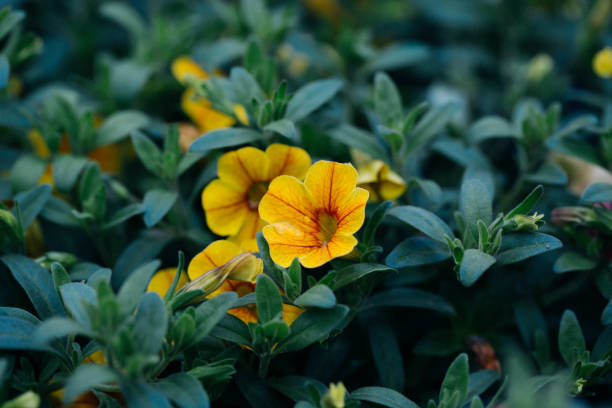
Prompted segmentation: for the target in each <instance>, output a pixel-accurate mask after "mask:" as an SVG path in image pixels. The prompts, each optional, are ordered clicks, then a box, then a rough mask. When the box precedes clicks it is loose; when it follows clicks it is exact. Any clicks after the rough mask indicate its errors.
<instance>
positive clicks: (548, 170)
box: [525, 162, 567, 186]
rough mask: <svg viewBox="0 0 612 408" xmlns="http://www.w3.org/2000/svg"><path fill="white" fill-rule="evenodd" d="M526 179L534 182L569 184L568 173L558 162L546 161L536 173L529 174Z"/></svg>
mask: <svg viewBox="0 0 612 408" xmlns="http://www.w3.org/2000/svg"><path fill="white" fill-rule="evenodd" d="M525 179H526V180H527V181H531V182H532V183H542V184H552V185H558V186H564V185H566V184H567V173H566V172H565V170H564V169H563V167H561V166H560V165H558V164H557V163H551V162H546V163H544V164H543V165H542V166H541V167H540V168H539V169H538V171H536V172H535V173H531V174H527V176H526V177H525Z"/></svg>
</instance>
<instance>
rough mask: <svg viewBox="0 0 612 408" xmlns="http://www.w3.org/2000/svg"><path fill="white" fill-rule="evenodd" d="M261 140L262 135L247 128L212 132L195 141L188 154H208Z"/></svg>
mask: <svg viewBox="0 0 612 408" xmlns="http://www.w3.org/2000/svg"><path fill="white" fill-rule="evenodd" d="M262 138H263V133H261V132H259V131H257V130H253V129H247V128H226V129H218V130H213V131H212V132H208V133H205V134H204V135H202V136H200V137H199V138H198V139H196V141H195V142H193V143H192V144H191V146H189V151H190V152H208V151H210V150H214V149H222V148H225V147H233V146H239V145H243V144H248V143H253V142H256V141H258V140H261V139H262Z"/></svg>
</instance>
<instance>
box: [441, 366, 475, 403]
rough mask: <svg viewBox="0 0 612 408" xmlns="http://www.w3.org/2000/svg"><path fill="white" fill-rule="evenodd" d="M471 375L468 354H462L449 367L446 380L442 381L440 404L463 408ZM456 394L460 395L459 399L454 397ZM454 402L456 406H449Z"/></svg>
mask: <svg viewBox="0 0 612 408" xmlns="http://www.w3.org/2000/svg"><path fill="white" fill-rule="evenodd" d="M469 375H470V371H469V366H468V357H467V354H460V355H459V356H457V358H456V359H455V360H454V361H453V362H452V363H451V365H450V367H448V370H447V371H446V375H445V376H444V380H442V386H441V387H440V397H439V401H440V404H443V403H445V404H447V405H444V406H445V407H448V408H456V407H461V406H462V405H463V402H464V401H465V397H466V396H467V392H468V382H469ZM454 394H458V397H454ZM452 400H453V401H456V403H455V405H452V404H451V405H448V403H449V402H450V401H452Z"/></svg>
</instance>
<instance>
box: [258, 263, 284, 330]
mask: <svg viewBox="0 0 612 408" xmlns="http://www.w3.org/2000/svg"><path fill="white" fill-rule="evenodd" d="M255 293H256V296H257V316H258V320H259V322H260V323H266V322H268V321H270V320H273V319H275V318H276V317H278V316H280V315H281V314H282V312H283V301H282V298H281V294H280V292H279V291H278V287H277V286H276V284H275V283H274V281H273V280H272V279H271V278H269V277H268V276H267V275H264V274H260V275H259V276H258V277H257V283H256V285H255Z"/></svg>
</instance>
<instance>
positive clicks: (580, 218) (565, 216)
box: [551, 207, 597, 225]
mask: <svg viewBox="0 0 612 408" xmlns="http://www.w3.org/2000/svg"><path fill="white" fill-rule="evenodd" d="M551 219H552V222H553V224H557V225H561V224H565V223H572V224H590V223H593V222H596V221H597V216H596V215H595V211H593V210H592V209H590V208H587V207H560V208H555V209H554V210H552V213H551Z"/></svg>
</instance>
